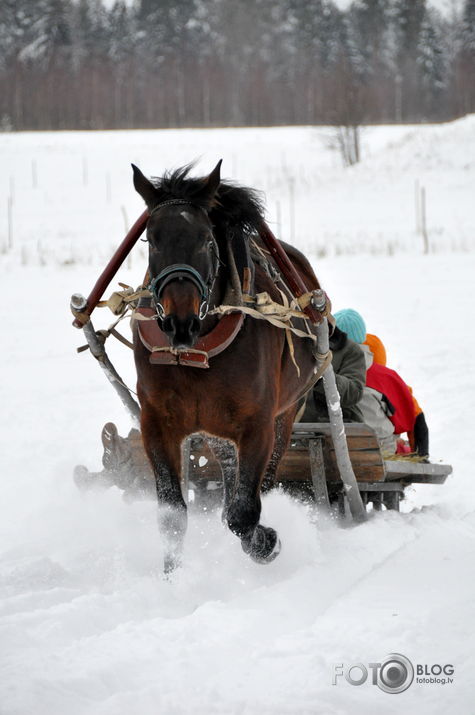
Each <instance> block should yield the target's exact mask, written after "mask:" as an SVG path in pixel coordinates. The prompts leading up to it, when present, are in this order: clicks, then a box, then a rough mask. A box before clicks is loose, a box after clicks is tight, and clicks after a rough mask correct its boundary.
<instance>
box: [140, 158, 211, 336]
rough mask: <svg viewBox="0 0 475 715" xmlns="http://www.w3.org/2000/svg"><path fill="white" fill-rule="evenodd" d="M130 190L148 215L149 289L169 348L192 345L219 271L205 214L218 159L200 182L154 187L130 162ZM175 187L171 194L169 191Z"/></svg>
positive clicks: (208, 204) (183, 182) (207, 218)
mask: <svg viewBox="0 0 475 715" xmlns="http://www.w3.org/2000/svg"><path fill="white" fill-rule="evenodd" d="M132 168H133V170H134V186H135V189H136V190H137V191H138V193H139V194H140V195H141V196H142V198H143V199H144V201H145V203H146V204H147V207H148V209H149V212H150V218H149V220H148V223H147V241H148V244H149V263H148V269H149V276H150V284H149V288H150V291H151V293H152V297H153V301H154V303H155V306H156V309H157V313H158V316H159V319H160V320H161V323H162V330H163V332H164V333H165V334H166V335H167V338H168V340H169V342H170V345H171V347H172V348H174V349H176V350H186V349H190V348H192V347H193V345H194V344H195V343H196V341H197V339H198V336H199V333H200V329H201V321H202V320H204V318H205V317H206V315H207V313H208V309H209V302H210V297H211V293H212V290H213V286H214V283H215V280H216V277H217V274H218V269H219V250H218V245H217V242H216V238H215V236H214V234H213V226H212V223H211V221H210V218H209V211H210V209H211V208H212V207H213V205H214V203H215V196H216V192H217V190H218V187H219V184H220V169H221V161H219V162H218V164H217V165H216V167H215V168H214V169H213V171H212V172H211V174H210V175H209V176H207V177H205V178H204V179H193V180H188V181H183V177H184V176H185V172H184V173H183V175H182V177H181V179H182V181H181V182H180V180H179V178H178V180H176V175H175V181H174V183H173V182H171V183H170V182H169V184H168V185H167V184H166V183H165V182H163V183H162V184H158V185H154V184H152V182H150V181H149V180H148V179H146V177H145V176H144V175H143V174H142V172H141V171H140V169H138V168H137V167H136V166H134V165H133V164H132ZM173 189H175V191H174V190H173Z"/></svg>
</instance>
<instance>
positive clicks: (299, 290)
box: [259, 222, 322, 324]
mask: <svg viewBox="0 0 475 715" xmlns="http://www.w3.org/2000/svg"><path fill="white" fill-rule="evenodd" d="M259 235H260V237H261V238H262V240H263V241H264V243H265V245H266V247H267V248H268V250H269V251H270V253H271V256H272V258H273V259H274V260H275V262H276V263H277V265H278V267H279V268H280V270H281V271H282V274H283V276H284V278H285V280H286V281H287V284H288V286H289V288H290V290H291V291H292V293H293V294H294V295H295V297H296V298H300V297H301V296H303V295H305V293H308V288H307V286H306V285H305V283H304V282H303V280H302V278H301V277H300V276H299V274H298V273H297V271H296V270H295V268H294V266H293V265H292V263H291V261H290V259H289V257H288V255H287V254H286V252H285V251H284V249H283V248H282V246H281V244H280V243H279V241H278V240H277V238H276V237H275V236H274V234H273V233H272V231H271V230H270V228H269V226H268V225H267V224H266V223H265V222H263V223H262V226H261V228H260V230H259ZM303 311H304V313H306V315H308V317H309V318H310V320H311V321H312V323H314V324H319V323H321V322H322V315H321V313H320V312H319V311H318V310H316V308H314V307H313V305H312V304H311V303H310V304H309V305H307V306H306V307H305V308H304V309H303Z"/></svg>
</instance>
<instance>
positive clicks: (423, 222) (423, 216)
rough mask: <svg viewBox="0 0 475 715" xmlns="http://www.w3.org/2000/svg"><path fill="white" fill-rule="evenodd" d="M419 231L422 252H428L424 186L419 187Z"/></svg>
mask: <svg viewBox="0 0 475 715" xmlns="http://www.w3.org/2000/svg"><path fill="white" fill-rule="evenodd" d="M421 231H422V238H423V239H424V254H425V255H427V254H428V253H429V236H428V234H427V225H426V190H425V186H423V187H422V188H421Z"/></svg>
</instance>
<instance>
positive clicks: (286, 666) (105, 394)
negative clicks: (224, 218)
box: [0, 117, 475, 715]
mask: <svg viewBox="0 0 475 715" xmlns="http://www.w3.org/2000/svg"><path fill="white" fill-rule="evenodd" d="M473 129H474V118H473V117H469V118H466V119H465V120H460V121H459V122H455V123H453V124H450V125H439V126H434V127H412V128H408V127H387V128H378V129H371V130H367V132H366V141H367V144H368V150H369V152H370V155H369V156H368V157H367V158H366V159H365V161H364V162H363V163H362V164H361V165H360V166H358V167H354V168H353V169H350V170H344V169H342V168H341V167H339V166H338V161H337V157H336V156H335V155H334V154H333V153H332V152H330V151H328V150H327V149H325V146H324V144H323V143H322V141H321V139H320V136H321V135H322V134H325V132H327V133H328V130H324V129H323V128H322V129H317V130H316V129H310V128H295V129H287V128H282V129H277V130H274V129H269V130H264V129H263V130H216V131H215V132H198V131H196V132H193V131H183V132H148V133H147V132H130V133H127V132H120V133H119V132H118V133H116V134H114V133H100V134H85V133H71V134H69V133H68V134H58V135H53V134H18V135H14V134H13V135H4V136H0V144H1V148H2V155H3V157H4V166H5V167H6V170H5V171H4V172H3V178H2V181H4V182H5V183H4V185H3V186H2V194H3V195H4V196H5V195H6V194H7V193H8V191H9V186H10V177H13V184H14V202H15V203H14V209H15V210H14V245H13V250H12V251H10V252H9V253H7V254H5V255H2V256H0V275H1V283H2V290H3V295H4V296H5V301H4V302H5V307H4V311H3V342H2V345H3V349H2V351H1V353H0V360H1V367H0V369H1V371H2V376H3V380H2V387H1V391H2V407H3V414H2V416H3V420H2V422H3V424H2V430H1V435H2V450H1V452H0V454H1V463H2V465H1V466H2V476H3V479H2V487H3V490H2V499H1V501H0V509H1V517H0V543H1V545H2V546H1V551H0V574H1V576H0V592H1V602H0V658H1V666H0V667H1V671H0V703H1V706H0V712H1V713H2V715H24V714H25V713H30V712H35V714H36V715H43V714H44V715H46V714H47V715H59V714H61V715H62V714H63V713H65V712H67V713H68V714H71V715H83V714H86V713H87V715H122V714H124V715H126V714H128V713H130V712H138V713H140V714H141V715H149V714H150V715H152V714H153V715H156V714H157V713H160V714H161V713H164V714H165V713H166V714H167V715H168V714H175V713H176V714H181V713H188V712H194V713H198V714H200V715H201V714H203V715H204V714H205V713H216V714H218V713H219V714H220V715H222V714H223V713H226V714H227V713H233V714H237V713H239V714H240V715H241V714H245V715H250V714H252V715H254V713H269V714H272V715H281V714H286V713H289V714H290V713H292V715H293V714H294V713H299V714H300V713H302V714H306V713H308V714H310V713H312V714H313V713H324V714H325V715H341V714H346V713H352V714H356V715H358V714H360V713H361V714H363V713H365V714H366V713H368V712H385V713H400V712H405V713H415V712H417V713H422V714H423V715H424V714H425V713H427V714H428V715H429V714H430V715H434V714H435V715H437V714H438V713H446V712H454V713H460V714H461V715H469V714H470V713H472V712H473V671H474V666H475V662H474V652H475V642H474V641H475V637H474V633H473V628H472V627H471V626H472V624H473V623H474V621H475V613H474V610H475V606H474V604H475V598H474V596H475V579H474V574H473V558H474V556H475V492H474V489H473V486H472V482H473V466H472V465H473V436H472V432H473V427H472V420H471V415H470V411H469V410H470V407H471V406H473V404H474V401H475V364H474V361H473V354H474V350H475V332H474V331H473V329H472V328H473V324H474V319H475V305H474V300H473V276H474V275H475V253H474V252H473V247H474V245H473V237H474V236H475V231H474V223H473V221H474V220H473V217H472V216H471V211H470V209H471V204H472V201H473V189H474V172H473V163H470V162H473V155H474V154H473V142H474V132H473ZM246 142H247V143H246ZM147 147H148V148H147ZM192 150H193V151H192ZM282 153H284V154H285V156H286V162H287V164H286V165H287V166H288V167H290V168H292V170H294V169H295V167H300V169H298V170H297V171H296V174H297V176H300V178H296V186H295V197H296V201H297V202H298V209H297V211H296V217H297V216H298V220H299V223H296V235H297V236H298V238H297V240H296V243H297V244H298V245H300V246H301V247H303V248H304V249H305V250H307V251H308V254H309V257H310V258H311V260H312V262H313V264H314V267H315V269H316V271H317V274H318V275H319V277H320V278H321V280H322V282H323V285H324V288H325V289H326V290H327V292H328V293H329V294H330V296H331V297H332V300H333V305H334V309H335V310H338V309H341V308H344V307H353V308H355V309H357V310H359V311H360V312H362V313H363V315H364V317H365V319H366V322H367V326H368V329H369V330H370V332H372V333H376V334H377V335H379V336H380V337H381V338H382V339H383V341H384V343H385V344H386V348H387V351H388V362H389V364H390V366H391V367H393V368H395V369H396V370H398V371H399V372H400V374H401V375H402V376H403V378H404V379H406V380H407V381H408V382H409V384H411V385H412V386H413V388H414V391H415V394H416V396H417V398H418V400H419V402H420V403H421V404H422V406H423V409H424V411H425V413H426V416H427V421H428V424H429V429H430V436H431V455H432V458H433V460H434V461H437V460H443V461H445V462H448V463H451V464H453V467H454V474H453V476H452V477H450V478H449V479H448V481H447V483H446V484H445V485H444V486H443V487H440V486H432V487H424V486H419V487H413V488H411V489H409V490H408V491H407V500H406V502H405V504H404V511H403V512H402V513H400V514H397V513H392V512H382V513H379V514H375V515H373V516H372V518H371V519H370V520H369V521H368V522H367V523H365V524H363V525H359V526H353V525H351V524H348V523H347V524H344V525H343V526H342V525H338V524H336V523H335V522H333V521H331V520H330V521H328V520H324V519H323V518H322V517H321V516H318V515H317V517H316V518H315V517H314V516H313V515H312V514H311V513H310V512H309V511H308V509H307V508H306V507H305V506H303V505H302V504H299V503H296V502H294V501H292V500H290V499H289V498H288V497H286V496H284V495H282V494H280V493H273V494H271V495H269V496H267V497H266V498H265V499H264V505H263V519H262V520H263V523H265V524H267V525H271V526H274V527H275V528H276V529H277V530H278V532H279V535H280V537H281V540H282V552H281V554H280V556H279V557H278V558H277V559H276V561H274V562H273V563H272V564H270V565H268V566H265V567H264V566H259V565H257V564H254V563H252V562H251V561H250V560H249V559H248V557H246V556H245V554H244V553H243V552H242V551H241V548H240V545H239V542H238V541H237V539H235V537H233V536H232V535H231V534H230V532H229V531H227V530H226V529H224V528H223V527H222V525H221V521H220V515H219V513H215V512H212V513H197V512H196V511H195V512H192V513H191V515H190V520H189V529H188V533H187V538H186V547H185V555H184V566H183V569H182V570H181V572H180V573H178V574H177V576H176V578H175V579H174V580H173V581H172V582H170V583H169V582H166V581H164V580H162V579H161V577H160V574H159V566H160V563H161V556H162V552H161V544H160V539H159V536H158V533H157V527H156V506H155V504H154V502H153V501H144V502H138V503H134V504H126V503H124V501H123V500H122V498H121V495H120V493H119V492H118V490H116V489H111V490H109V491H104V492H94V493H87V494H81V493H79V492H78V491H77V490H76V488H75V486H74V484H73V481H72V476H71V475H72V470H73V468H74V466H75V465H76V464H78V463H84V464H87V466H88V467H89V468H91V469H96V468H99V467H100V456H101V449H100V440H99V435H100V429H101V428H102V425H103V424H104V423H105V422H107V421H109V420H112V421H115V422H116V423H117V425H118V427H119V429H120V431H121V433H122V434H124V433H125V432H126V431H127V429H128V427H129V423H128V419H127V416H126V415H125V413H124V412H123V410H122V408H121V405H120V403H119V402H118V400H117V398H116V396H115V394H114V393H113V391H112V389H111V388H110V386H109V385H108V384H107V382H106V381H105V379H104V377H103V376H102V374H101V372H100V370H98V368H97V367H96V365H95V364H94V361H93V360H92V359H91V358H90V357H89V356H88V355H87V354H80V355H77V354H76V353H75V347H76V346H78V345H80V344H82V343H83V342H84V340H83V338H82V336H81V334H80V333H79V332H78V331H75V330H74V329H73V328H71V327H70V321H71V316H70V315H69V311H68V303H69V297H70V295H71V293H73V292H75V291H82V292H85V293H87V292H88V290H89V288H90V287H91V285H92V282H93V281H94V280H95V278H96V276H97V275H98V272H99V270H100V268H101V267H102V265H103V263H104V260H105V258H106V256H107V253H108V252H110V250H111V248H112V246H114V245H116V244H117V243H118V242H119V241H120V240H121V238H122V234H123V225H122V224H121V221H122V217H121V214H120V206H121V205H123V206H124V207H125V209H126V212H127V214H128V218H129V220H130V221H132V220H134V219H135V217H136V216H137V215H138V214H139V213H140V211H141V210H142V205H141V201H140V199H138V198H136V197H135V196H134V193H133V190H132V189H131V182H130V172H129V168H128V163H129V162H130V161H134V162H135V159H137V157H139V158H141V159H142V161H141V162H139V165H141V168H142V169H143V170H144V171H146V172H150V173H160V172H161V171H162V170H163V168H165V167H166V166H172V165H177V164H179V163H181V162H184V161H187V160H189V159H190V158H192V156H196V155H198V154H202V155H203V159H202V162H201V163H200V167H207V168H209V169H210V168H212V166H213V165H214V163H215V161H216V159H217V158H219V157H220V156H223V155H224V156H225V157H227V161H228V166H229V167H231V168H229V169H228V173H229V175H234V176H236V178H238V179H239V180H241V181H242V182H243V183H251V184H254V185H257V186H260V187H261V188H263V189H266V192H267V198H268V202H269V207H270V208H272V207H274V206H275V202H276V201H277V200H278V198H276V197H281V201H282V206H281V208H282V231H283V232H284V231H286V232H287V230H288V228H287V229H285V225H286V220H287V219H285V216H284V199H283V197H284V195H285V191H286V183H285V181H286V176H285V171H284V170H283V169H282V168H281V166H280V165H281V156H282ZM416 154H417V155H416ZM83 156H86V157H87V159H88V171H89V179H88V181H89V183H88V184H87V186H82V168H81V160H82V157H83ZM35 157H36V161H37V169H38V186H37V188H36V189H33V187H32V182H31V179H32V176H31V172H30V162H31V159H32V158H35ZM233 157H234V162H235V165H234V169H235V172H234V169H233ZM248 157H249V158H248ZM275 157H276V158H275ZM274 159H275V161H274ZM273 161H274V163H273ZM277 165H279V166H277ZM299 171H300V172H306V173H304V174H302V175H300V174H299ZM107 172H110V175H111V177H112V197H111V201H110V203H108V201H107V196H106V192H105V184H104V183H103V180H104V176H105V175H106V173H107ZM415 176H417V177H419V178H420V180H421V182H422V181H424V182H425V183H426V185H427V187H428V190H429V188H430V192H431V193H433V196H434V203H433V205H432V209H431V211H432V214H429V216H430V215H432V216H433V218H432V221H433V223H431V224H430V225H431V226H432V227H434V226H438V227H439V228H440V229H441V231H442V233H440V234H439V233H436V232H435V230H434V233H433V232H432V231H431V232H430V237H431V240H433V242H434V244H433V245H434V248H435V250H434V251H433V253H431V254H430V255H428V256H424V255H422V254H421V241H420V237H416V236H415V235H414V232H413V222H414V217H413V214H412V204H411V201H410V197H411V191H412V186H413V181H414V177H415ZM263 177H264V178H263ZM404 182H406V184H405V183H404ZM404 186H406V194H407V195H405V194H404V190H403V188H404ZM391 187H392V191H391V190H390V189H391ZM375 192H380V193H377V196H376V198H375ZM391 195H393V196H394V200H395V201H396V202H397V209H392V207H391V201H390V200H389V198H390V196H391ZM297 197H298V198H297ZM304 204H308V205H309V206H311V208H312V209H313V211H314V212H315V215H316V214H317V213H318V218H315V219H312V222H311V223H309V221H308V219H306V218H305V217H304V216H303V215H302V214H301V213H300V211H301V207H302V206H303V205H304ZM348 206H350V207H351V216H352V220H348V218H347V216H348V213H347V211H348ZM385 214H386V216H387V217H388V218H387V219H386V221H385V222H384V221H383V219H384V216H385ZM289 225H290V224H289V223H288V224H287V226H289ZM333 225H334V226H336V228H335V229H332V226H333ZM377 225H379V226H380V229H377V228H375V227H376V226H377ZM312 226H314V227H315V229H314V230H315V232H316V233H318V234H319V237H318V239H314V240H313V243H312V240H311V230H312ZM322 226H323V227H324V228H323V229H322ZM297 229H298V230H297ZM3 230H4V229H3V228H2V231H3ZM333 230H334V232H335V235H336V234H337V233H338V232H339V233H338V236H337V238H336V239H335V244H334V246H333V248H332V250H328V251H327V254H326V256H325V257H323V256H322V251H321V245H323V243H324V242H325V241H327V240H329V239H328V232H330V231H333ZM377 230H381V232H382V234H381V239H380V240H381V242H382V244H386V243H388V242H391V241H393V240H396V239H394V236H397V241H398V242H399V243H398V246H396V247H395V248H394V251H392V253H393V255H391V251H389V250H384V251H379V252H377V251H376V250H375V249H374V246H373V244H372V243H371V241H372V240H373V239H372V238H371V237H372V236H373V233H372V232H373V231H377ZM325 231H327V234H325ZM5 236H6V234H4V238H5ZM325 236H327V238H325ZM38 241H40V248H39V249H38ZM337 249H338V250H337ZM363 249H365V250H363ZM141 250H142V251H143V246H140V248H139V249H138V251H137V252H136V253H135V255H134V257H133V259H132V262H131V264H130V262H129V265H128V266H126V267H124V269H123V270H121V272H120V279H121V280H124V281H125V282H127V283H130V284H133V285H135V284H137V283H138V282H140V280H141V277H142V273H143V269H144V262H143V258H142V255H141ZM41 264H42V265H41ZM109 322H110V318H109V317H108V316H106V315H104V314H101V315H100V316H98V318H97V324H98V325H107V324H108V323H109ZM111 356H112V359H113V361H114V362H116V363H117V366H118V368H119V372H120V374H121V375H122V376H123V378H124V379H125V380H126V382H128V384H130V385H132V386H133V383H134V372H133V367H132V364H131V356H130V353H129V352H128V351H127V350H126V349H125V348H123V347H122V346H114V347H113V348H112V347H111ZM394 652H396V653H402V654H404V655H405V656H407V657H408V658H409V659H410V660H411V661H412V662H413V663H414V664H429V665H431V664H433V663H440V664H442V665H443V664H446V663H451V664H453V665H454V667H455V673H454V682H453V683H452V684H446V685H441V684H418V683H416V682H414V683H413V685H412V686H411V687H410V688H409V689H408V690H407V691H406V692H404V693H401V694H399V695H397V696H394V697H393V696H391V695H388V694H386V693H384V692H382V691H381V690H380V689H379V688H377V687H375V686H373V685H371V684H370V683H369V682H367V683H365V684H364V685H362V686H360V687H354V686H351V685H349V684H348V683H347V682H346V681H345V680H344V679H340V680H339V682H338V685H336V686H335V685H332V677H333V668H334V665H335V664H337V663H344V664H346V665H349V664H351V663H357V662H362V663H366V664H369V663H372V662H376V661H381V659H382V658H383V657H384V656H386V655H387V654H388V653H394Z"/></svg>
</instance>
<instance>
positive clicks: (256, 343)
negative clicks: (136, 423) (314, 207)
mask: <svg viewBox="0 0 475 715" xmlns="http://www.w3.org/2000/svg"><path fill="white" fill-rule="evenodd" d="M220 165H221V162H219V163H218V165H217V166H216V168H215V169H214V170H213V171H212V172H211V174H210V175H209V176H208V177H205V178H200V179H193V178H190V177H189V167H186V168H184V169H181V170H179V171H176V172H174V173H172V174H167V175H165V176H164V177H163V178H161V179H159V180H154V182H153V183H152V182H150V181H149V180H148V179H146V178H145V176H144V175H143V174H142V173H141V172H140V170H139V169H138V168H137V167H133V169H134V185H135V188H136V190H137V191H138V193H139V194H140V195H141V196H142V198H143V199H144V200H145V202H146V204H147V207H148V209H149V212H150V219H149V221H148V225H147V240H148V243H149V266H148V275H149V277H150V290H151V292H152V295H153V299H152V305H153V307H154V309H155V311H156V320H157V321H158V325H159V327H160V328H161V330H162V331H163V333H164V334H165V335H166V336H167V338H168V342H169V345H170V347H171V348H172V349H173V350H172V352H173V354H175V355H179V354H180V352H182V353H183V352H185V351H186V350H190V349H192V348H193V346H194V345H195V344H196V342H197V340H199V339H200V338H201V336H206V335H207V334H209V333H210V332H211V331H212V330H213V329H214V328H215V327H216V325H217V323H218V321H219V318H218V317H217V316H216V315H214V314H212V312H211V309H212V308H213V307H214V306H219V305H221V304H222V301H223V298H224V296H225V292H226V289H227V285H228V283H229V280H230V272H231V268H230V262H229V246H231V249H232V250H233V251H235V252H237V253H238V252H239V251H240V250H241V251H243V250H244V251H246V250H247V251H248V249H249V243H250V241H251V239H252V240H253V241H255V242H257V243H258V242H259V239H258V232H259V228H260V227H261V226H262V225H263V209H262V206H261V204H260V202H259V200H258V198H257V195H256V193H255V192H253V191H252V190H249V189H244V188H242V187H238V186H234V185H232V184H230V183H228V182H224V181H223V182H221V180H220ZM283 245H284V246H285V249H286V251H287V253H288V255H289V257H290V259H291V261H292V263H293V265H294V266H295V268H296V269H297V271H298V272H299V274H300V275H301V277H302V278H303V279H304V281H305V283H306V285H307V288H308V289H314V288H319V284H318V281H317V279H316V277H315V275H314V273H313V270H312V268H311V266H310V264H309V263H308V261H307V260H306V258H305V257H304V256H303V255H302V254H300V253H299V252H298V251H297V250H296V249H294V248H292V247H291V246H287V245H285V244H283ZM253 270H254V291H255V293H256V294H257V293H261V292H263V291H266V292H267V293H268V294H269V295H270V296H271V298H272V299H273V300H275V301H277V302H281V294H280V292H279V289H278V288H277V286H276V282H275V276H273V275H272V271H268V270H266V269H265V265H263V262H262V261H260V262H258V263H255V262H254V265H253ZM296 326H297V327H299V328H301V329H304V325H303V321H300V320H298V319H297V321H296ZM134 333H135V335H134V344H135V363H136V368H137V376H138V387H137V392H138V396H139V400H140V404H141V408H142V416H141V428H142V436H143V442H144V446H145V450H146V452H147V455H148V458H149V460H150V462H151V465H152V468H153V471H154V474H155V480H156V487H157V495H158V502H159V526H160V530H161V533H162V534H163V537H164V539H165V571H166V572H169V571H172V570H173V569H174V568H175V567H176V566H177V565H178V564H179V562H180V554H181V550H182V545H183V539H184V535H185V531H186V521H187V516H186V504H185V502H184V500H183V496H182V490H181V485H180V483H181V476H180V475H181V467H182V445H183V443H184V441H185V439H186V438H187V437H188V436H189V435H191V434H193V433H201V434H204V435H205V436H206V437H207V439H208V441H209V444H210V446H211V448H212V450H213V452H214V454H215V456H216V458H217V459H218V461H219V462H220V463H221V468H222V472H223V482H224V494H225V497H224V512H223V519H225V521H226V522H227V524H228V526H229V528H230V529H231V531H232V532H233V533H234V534H236V535H237V536H238V537H239V538H240V540H241V544H242V548H243V550H244V551H245V552H246V553H248V554H249V555H250V556H251V557H252V558H253V559H254V560H255V561H258V562H260V563H267V562H270V561H272V560H273V559H274V558H275V556H277V554H278V553H279V551H280V541H279V538H278V536H277V533H276V531H275V530H274V529H272V528H270V527H266V526H263V525H262V524H260V523H259V517H260V511H261V499H260V489H261V485H262V482H263V480H264V478H265V477H266V478H267V479H269V480H271V479H273V477H274V476H275V473H276V470H277V467H278V464H279V461H280V459H281V457H282V455H283V453H284V452H285V450H286V448H287V446H288V443H289V439H290V434H291V430H292V424H293V421H294V417H295V413H296V411H297V407H298V405H299V399H300V397H301V396H302V395H303V394H304V392H305V390H306V386H307V385H308V384H309V383H310V381H311V380H312V377H313V376H314V373H315V359H314V357H313V350H314V344H313V342H312V340H309V339H304V338H295V337H294V339H293V341H292V343H293V349H294V356H293V357H292V355H291V347H290V343H289V341H288V340H287V339H286V332H285V331H284V330H282V329H280V328H278V327H274V326H273V325H271V324H270V323H268V322H265V321H262V320H255V319H253V318H252V317H249V316H248V317H246V318H245V320H244V323H243V325H242V327H241V329H240V330H239V332H238V334H237V335H236V337H235V338H234V339H233V341H232V342H231V344H230V345H228V347H226V349H225V350H223V351H222V352H221V353H220V354H218V355H215V356H214V357H212V358H211V359H210V362H209V368H208V369H200V368H197V367H190V366H186V365H181V364H168V365H167V364H152V363H151V361H150V357H151V353H150V352H149V350H148V349H147V348H146V347H145V345H144V344H143V343H142V341H141V340H140V338H139V337H138V329H137V327H136V328H135V330H134ZM294 360H295V362H294ZM295 363H297V365H298V368H299V369H298V370H297V368H296V365H295Z"/></svg>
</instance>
